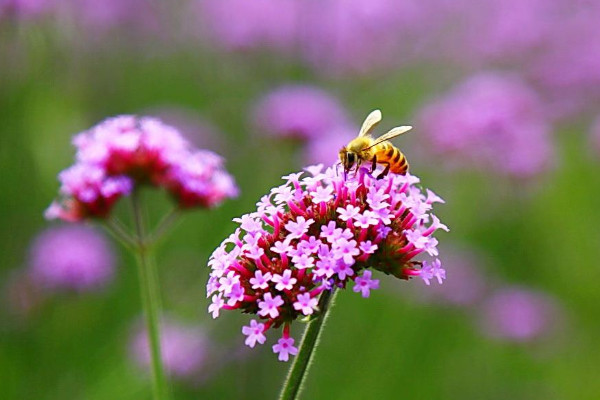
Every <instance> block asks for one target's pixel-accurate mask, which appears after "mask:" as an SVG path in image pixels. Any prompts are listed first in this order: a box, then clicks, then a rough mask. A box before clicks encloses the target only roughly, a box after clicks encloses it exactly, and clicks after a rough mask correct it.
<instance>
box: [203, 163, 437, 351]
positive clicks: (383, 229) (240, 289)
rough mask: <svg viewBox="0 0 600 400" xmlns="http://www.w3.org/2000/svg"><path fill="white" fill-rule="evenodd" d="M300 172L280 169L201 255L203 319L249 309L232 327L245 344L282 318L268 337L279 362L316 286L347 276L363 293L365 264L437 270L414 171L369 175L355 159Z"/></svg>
mask: <svg viewBox="0 0 600 400" xmlns="http://www.w3.org/2000/svg"><path fill="white" fill-rule="evenodd" d="M306 171H307V172H306V173H303V172H300V173H294V174H290V175H288V176H285V177H284V180H285V183H284V184H283V185H281V186H278V187H276V188H274V189H272V190H271V192H270V193H269V194H267V195H265V196H264V197H263V198H262V199H261V200H260V202H258V203H257V206H258V209H257V210H256V211H255V212H253V213H250V214H246V215H244V216H242V217H240V218H236V219H234V221H235V222H237V223H238V224H239V225H240V226H239V227H238V228H237V229H236V231H235V232H234V233H233V234H231V235H230V236H229V237H228V238H227V239H226V240H225V241H223V243H222V244H221V245H220V246H219V247H218V248H217V249H216V250H215V251H214V253H213V254H212V256H211V257H210V260H209V266H210V267H211V269H212V272H211V274H210V278H209V281H208V284H207V296H208V297H210V298H211V300H212V302H211V304H210V306H209V309H208V310H209V312H210V313H211V314H212V316H213V318H216V317H218V316H219V314H220V313H221V311H222V310H224V309H225V310H232V309H239V310H241V311H243V312H244V313H249V314H255V315H256V316H257V319H254V320H252V321H250V324H249V325H247V326H245V327H244V328H243V329H242V332H243V334H244V335H245V336H246V344H247V345H248V346H250V347H254V346H255V345H256V344H257V343H259V344H263V343H264V342H265V341H266V336H265V333H266V331H267V330H269V329H274V328H279V327H281V326H283V327H284V328H283V337H282V338H281V339H279V341H278V343H277V344H276V345H274V346H273V351H274V352H275V353H277V354H278V355H279V359H280V360H282V361H287V360H288V358H289V356H290V355H294V354H295V353H296V352H297V348H296V347H295V341H294V339H293V338H291V337H290V336H289V328H290V323H291V322H292V321H293V320H295V319H297V318H303V317H306V316H311V315H313V314H315V313H318V296H319V294H320V293H321V292H322V291H324V290H331V289H332V288H345V287H347V286H348V285H351V286H352V289H353V291H354V292H357V293H359V294H360V295H361V296H362V297H369V295H370V292H371V290H374V289H377V288H378V286H379V280H378V279H376V278H375V276H374V275H373V274H372V271H371V270H370V269H369V268H372V269H374V270H378V271H380V272H383V273H385V274H389V275H393V276H396V277H398V278H401V279H410V278H411V277H415V276H419V277H421V278H422V279H423V280H424V281H425V282H426V283H427V284H433V283H434V282H436V283H437V282H439V283H441V282H442V281H443V279H444V278H445V271H444V269H443V268H442V266H441V264H440V262H439V260H438V259H437V258H436V257H437V255H438V250H437V243H438V242H437V240H436V239H435V238H434V237H433V233H434V232H435V231H436V230H438V229H443V230H448V228H447V227H446V226H445V225H443V224H442V223H441V222H440V220H439V219H438V218H437V217H436V216H435V215H434V214H433V213H432V211H431V210H432V206H433V203H435V202H442V199H440V198H439V197H438V196H436V195H435V194H434V193H433V192H431V191H429V190H426V191H422V190H421V188H420V187H419V186H417V183H418V182H419V179H418V178H417V177H415V176H412V175H406V176H401V175H395V174H388V175H387V176H385V177H384V178H383V179H380V180H377V179H375V178H373V177H372V176H371V175H370V174H369V173H368V171H367V170H366V169H365V168H362V169H360V170H359V172H358V173H357V175H356V176H348V177H346V178H345V177H344V176H343V174H339V173H338V172H337V171H336V169H335V168H334V167H330V168H328V169H326V170H325V171H323V166H322V165H317V166H313V167H309V168H307V169H306ZM418 255H427V256H429V257H430V258H432V260H431V261H423V262H419V261H415V257H417V256H418Z"/></svg>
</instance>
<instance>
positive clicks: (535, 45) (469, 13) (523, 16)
mask: <svg viewBox="0 0 600 400" xmlns="http://www.w3.org/2000/svg"><path fill="white" fill-rule="evenodd" d="M562 4H564V2H563V0H504V1H476V0H458V1H455V2H454V4H453V6H452V12H451V13H450V15H449V16H448V17H447V18H449V19H452V20H454V23H455V30H454V32H451V33H450V34H449V35H448V36H449V38H450V41H449V42H447V43H449V45H450V46H449V47H450V48H451V51H452V52H453V53H454V54H452V57H453V58H455V59H458V60H461V61H464V60H465V59H466V60H468V61H472V62H476V63H482V62H483V63H485V62H490V61H494V62H498V63H503V64H506V63H507V62H511V61H512V62H515V61H519V62H522V61H523V60H524V59H528V58H529V57H531V55H532V54H533V52H534V51H535V50H537V49H539V48H540V47H541V46H543V45H544V44H546V43H547V42H548V40H549V39H548V38H549V36H550V35H551V34H552V33H553V31H554V30H556V23H557V22H558V21H559V19H560V18H561V16H562V15H563V14H562V7H561V6H562ZM442 40H444V39H443V38H442Z"/></svg>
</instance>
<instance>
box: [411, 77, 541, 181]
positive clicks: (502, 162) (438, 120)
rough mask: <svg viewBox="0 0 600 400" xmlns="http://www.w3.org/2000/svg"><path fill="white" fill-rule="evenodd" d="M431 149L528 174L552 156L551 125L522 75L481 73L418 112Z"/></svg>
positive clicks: (510, 172)
mask: <svg viewBox="0 0 600 400" xmlns="http://www.w3.org/2000/svg"><path fill="white" fill-rule="evenodd" d="M419 119H420V121H421V126H422V128H423V131H424V133H425V134H426V135H427V136H428V137H429V148H430V149H431V150H432V151H433V152H435V153H438V154H444V155H445V157H446V158H447V159H449V160H453V161H455V162H456V163H462V164H463V165H464V164H465V161H466V162H467V163H468V162H469V161H470V162H472V163H473V164H475V165H476V166H483V167H488V168H490V169H492V170H494V171H497V172H499V173H501V174H507V175H510V176H516V177H529V176H532V175H535V174H539V173H541V172H544V171H545V170H546V169H547V168H548V167H549V166H551V163H552V160H553V144H552V141H551V138H550V127H549V124H548V121H547V120H546V118H545V116H544V114H543V111H542V103H541V100H540V99H539V98H538V96H537V95H536V93H535V92H534V91H533V90H532V89H530V88H529V87H528V86H527V85H526V84H525V83H524V82H522V81H521V80H520V79H518V78H516V77H514V76H511V75H503V74H499V73H483V74H480V75H476V76H473V77H471V78H470V79H468V80H467V81H465V82H463V83H461V84H460V85H458V86H457V87H456V88H455V89H453V90H452V91H451V92H450V93H449V94H447V95H445V96H443V97H442V98H440V99H438V100H437V101H434V102H433V103H430V104H429V105H427V106H426V107H425V108H424V109H423V110H422V111H421V114H420V118H419Z"/></svg>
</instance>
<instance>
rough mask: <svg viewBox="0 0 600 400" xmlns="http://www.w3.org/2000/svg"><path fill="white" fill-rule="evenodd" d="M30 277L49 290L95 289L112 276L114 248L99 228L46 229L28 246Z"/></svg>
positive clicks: (103, 284)
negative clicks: (97, 229) (29, 247)
mask: <svg viewBox="0 0 600 400" xmlns="http://www.w3.org/2000/svg"><path fill="white" fill-rule="evenodd" d="M29 268H30V276H31V278H32V279H33V281H34V282H36V283H37V284H38V285H40V286H42V287H44V288H47V289H52V290H59V289H68V290H75V291H79V292H83V291H89V290H97V289H100V288H103V287H105V286H106V284H108V283H109V282H110V281H111V280H112V278H113V275H114V269H115V257H114V254H113V250H112V248H111V246H110V244H109V243H108V241H107V240H106V239H105V238H104V236H103V235H102V234H101V233H99V232H98V231H96V230H94V229H92V228H88V227H85V226H61V227H54V228H49V229H46V230H45V231H43V232H41V233H40V234H39V235H38V236H37V237H36V238H35V240H34V242H33V244H32V246H31V249H30V260H29Z"/></svg>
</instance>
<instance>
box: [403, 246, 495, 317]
mask: <svg viewBox="0 0 600 400" xmlns="http://www.w3.org/2000/svg"><path fill="white" fill-rule="evenodd" d="M443 252H444V267H445V268H446V269H448V270H449V271H452V273H451V274H450V275H448V277H447V278H446V280H444V284H443V285H431V287H430V288H428V289H427V290H411V293H413V292H414V297H416V298H418V299H422V300H425V301H428V302H434V303H439V304H440V305H450V306H458V307H468V306H474V305H476V304H478V303H479V302H480V301H481V300H482V298H483V297H484V294H485V289H486V278H485V276H484V273H483V271H482V266H481V263H482V261H481V260H480V259H479V257H477V255H476V254H475V253H473V252H468V251H464V250H457V249H454V248H444V249H443Z"/></svg>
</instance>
